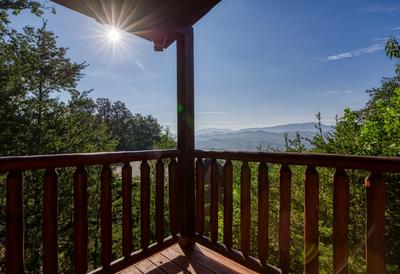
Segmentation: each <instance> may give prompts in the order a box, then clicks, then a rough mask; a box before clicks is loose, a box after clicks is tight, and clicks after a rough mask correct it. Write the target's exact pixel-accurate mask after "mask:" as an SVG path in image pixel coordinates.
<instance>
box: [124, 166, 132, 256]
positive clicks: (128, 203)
mask: <svg viewBox="0 0 400 274" xmlns="http://www.w3.org/2000/svg"><path fill="white" fill-rule="evenodd" d="M132 243H133V233H132V167H131V164H130V163H129V162H126V163H125V164H124V167H123V168H122V254H123V255H124V257H125V258H128V257H129V256H130V255H131V253H132Z"/></svg>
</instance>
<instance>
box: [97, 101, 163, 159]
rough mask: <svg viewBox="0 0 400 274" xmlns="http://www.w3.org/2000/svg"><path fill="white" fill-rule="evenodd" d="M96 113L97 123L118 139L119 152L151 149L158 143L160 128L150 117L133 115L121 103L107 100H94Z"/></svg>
mask: <svg viewBox="0 0 400 274" xmlns="http://www.w3.org/2000/svg"><path fill="white" fill-rule="evenodd" d="M96 111H97V115H96V116H97V120H98V122H99V123H104V124H106V125H107V126H108V128H109V129H110V133H111V136H112V137H113V138H116V139H118V146H117V150H119V151H133V150H144V149H152V148H153V146H154V144H156V143H157V142H159V141H160V135H161V130H162V127H161V126H160V124H158V122H157V120H156V119H155V118H154V117H152V116H151V115H148V116H143V115H141V114H139V113H136V114H135V115H133V114H132V113H131V111H130V110H129V109H128V108H127V107H126V105H125V104H124V103H123V102H121V101H116V102H112V101H111V100H110V99H107V98H99V99H97V100H96Z"/></svg>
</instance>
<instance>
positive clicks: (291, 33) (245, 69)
mask: <svg viewBox="0 0 400 274" xmlns="http://www.w3.org/2000/svg"><path fill="white" fill-rule="evenodd" d="M56 8H57V14H56V15H52V14H47V15H46V16H45V17H46V18H47V19H48V28H49V29H50V30H53V31H54V32H55V33H56V34H57V35H58V42H59V45H60V46H64V47H69V48H70V50H69V56H70V57H71V58H72V60H74V61H76V62H82V61H86V62H87V63H88V64H90V66H89V67H88V68H87V69H86V71H85V73H86V77H85V78H84V79H83V80H82V81H81V83H80V85H79V88H80V89H82V90H84V89H86V90H87V89H94V91H93V92H92V97H94V98H97V97H108V98H111V99H113V100H121V101H123V102H125V103H126V104H127V106H128V107H129V109H130V110H131V111H132V112H134V113H137V112H138V113H143V114H152V115H153V116H155V117H156V118H157V119H158V120H159V122H160V123H161V124H163V125H165V126H169V127H170V128H171V130H172V131H175V130H176V49H175V45H172V46H171V47H170V48H169V49H167V50H166V51H164V52H163V53H158V52H154V51H153V47H152V44H151V43H149V42H147V41H145V40H142V39H140V38H136V37H134V36H132V35H124V41H123V43H122V45H121V46H120V47H118V48H114V49H113V48H112V47H111V46H110V44H109V42H108V41H107V40H106V39H104V36H105V35H106V34H105V32H104V29H103V27H102V26H100V25H99V24H98V23H96V22H94V21H93V20H92V19H89V18H87V17H85V16H83V15H80V14H77V13H75V12H73V11H69V10H67V9H65V8H63V7H61V6H57V5H56ZM38 23H40V20H38V19H37V18H35V17H32V16H30V15H28V14H23V15H22V16H18V17H17V18H14V19H13V24H14V26H15V27H17V28H19V27H21V26H23V25H27V24H30V25H36V24H38ZM391 35H400V2H399V1H398V0H396V1H383V0H382V1H378V0H376V1H368V0H351V1H350V0H348V1H342V0H337V1H317V0H300V1H277V0H275V1H266V0H251V1H249V0H222V2H221V3H220V4H219V5H218V6H217V7H215V8H214V10H212V11H211V12H210V13H209V14H208V15H207V16H206V17H205V18H203V20H202V21H200V22H199V23H197V24H196V25H195V73H196V75H195V92H196V97H195V100H196V127H197V129H202V128H210V127H212V128H232V129H238V128H248V127H260V126H271V125H276V124H283V123H297V122H308V121H314V120H315V118H314V114H315V113H316V112H318V111H321V113H322V116H323V122H325V123H328V124H332V123H333V122H334V118H335V116H336V115H337V114H340V113H342V111H343V109H344V108H346V107H350V108H353V109H357V108H360V107H362V106H363V105H364V104H365V103H366V102H367V100H368V96H367V95H366V94H365V92H364V91H365V90H366V89H369V88H372V87H375V86H378V85H379V83H380V80H381V78H382V77H385V76H392V75H393V74H394V63H393V62H391V61H389V60H388V58H387V57H386V56H385V53H384V49H383V45H384V40H385V39H387V37H389V36H391Z"/></svg>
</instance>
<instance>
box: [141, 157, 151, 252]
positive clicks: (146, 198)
mask: <svg viewBox="0 0 400 274" xmlns="http://www.w3.org/2000/svg"><path fill="white" fill-rule="evenodd" d="M140 232H141V239H140V243H141V246H142V249H143V250H146V249H147V247H148V246H149V244H150V166H149V164H148V163H147V161H146V160H144V161H142V164H141V165H140Z"/></svg>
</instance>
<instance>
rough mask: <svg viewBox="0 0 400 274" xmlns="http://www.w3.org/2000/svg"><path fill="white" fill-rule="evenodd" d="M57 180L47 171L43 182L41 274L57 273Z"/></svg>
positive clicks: (52, 170)
mask: <svg viewBox="0 0 400 274" xmlns="http://www.w3.org/2000/svg"><path fill="white" fill-rule="evenodd" d="M57 218H58V180H57V173H56V172H55V170H54V169H48V170H47V171H46V173H45V175H44V180H43V273H49V274H50V273H58V227H57V224H58V221H57Z"/></svg>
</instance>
